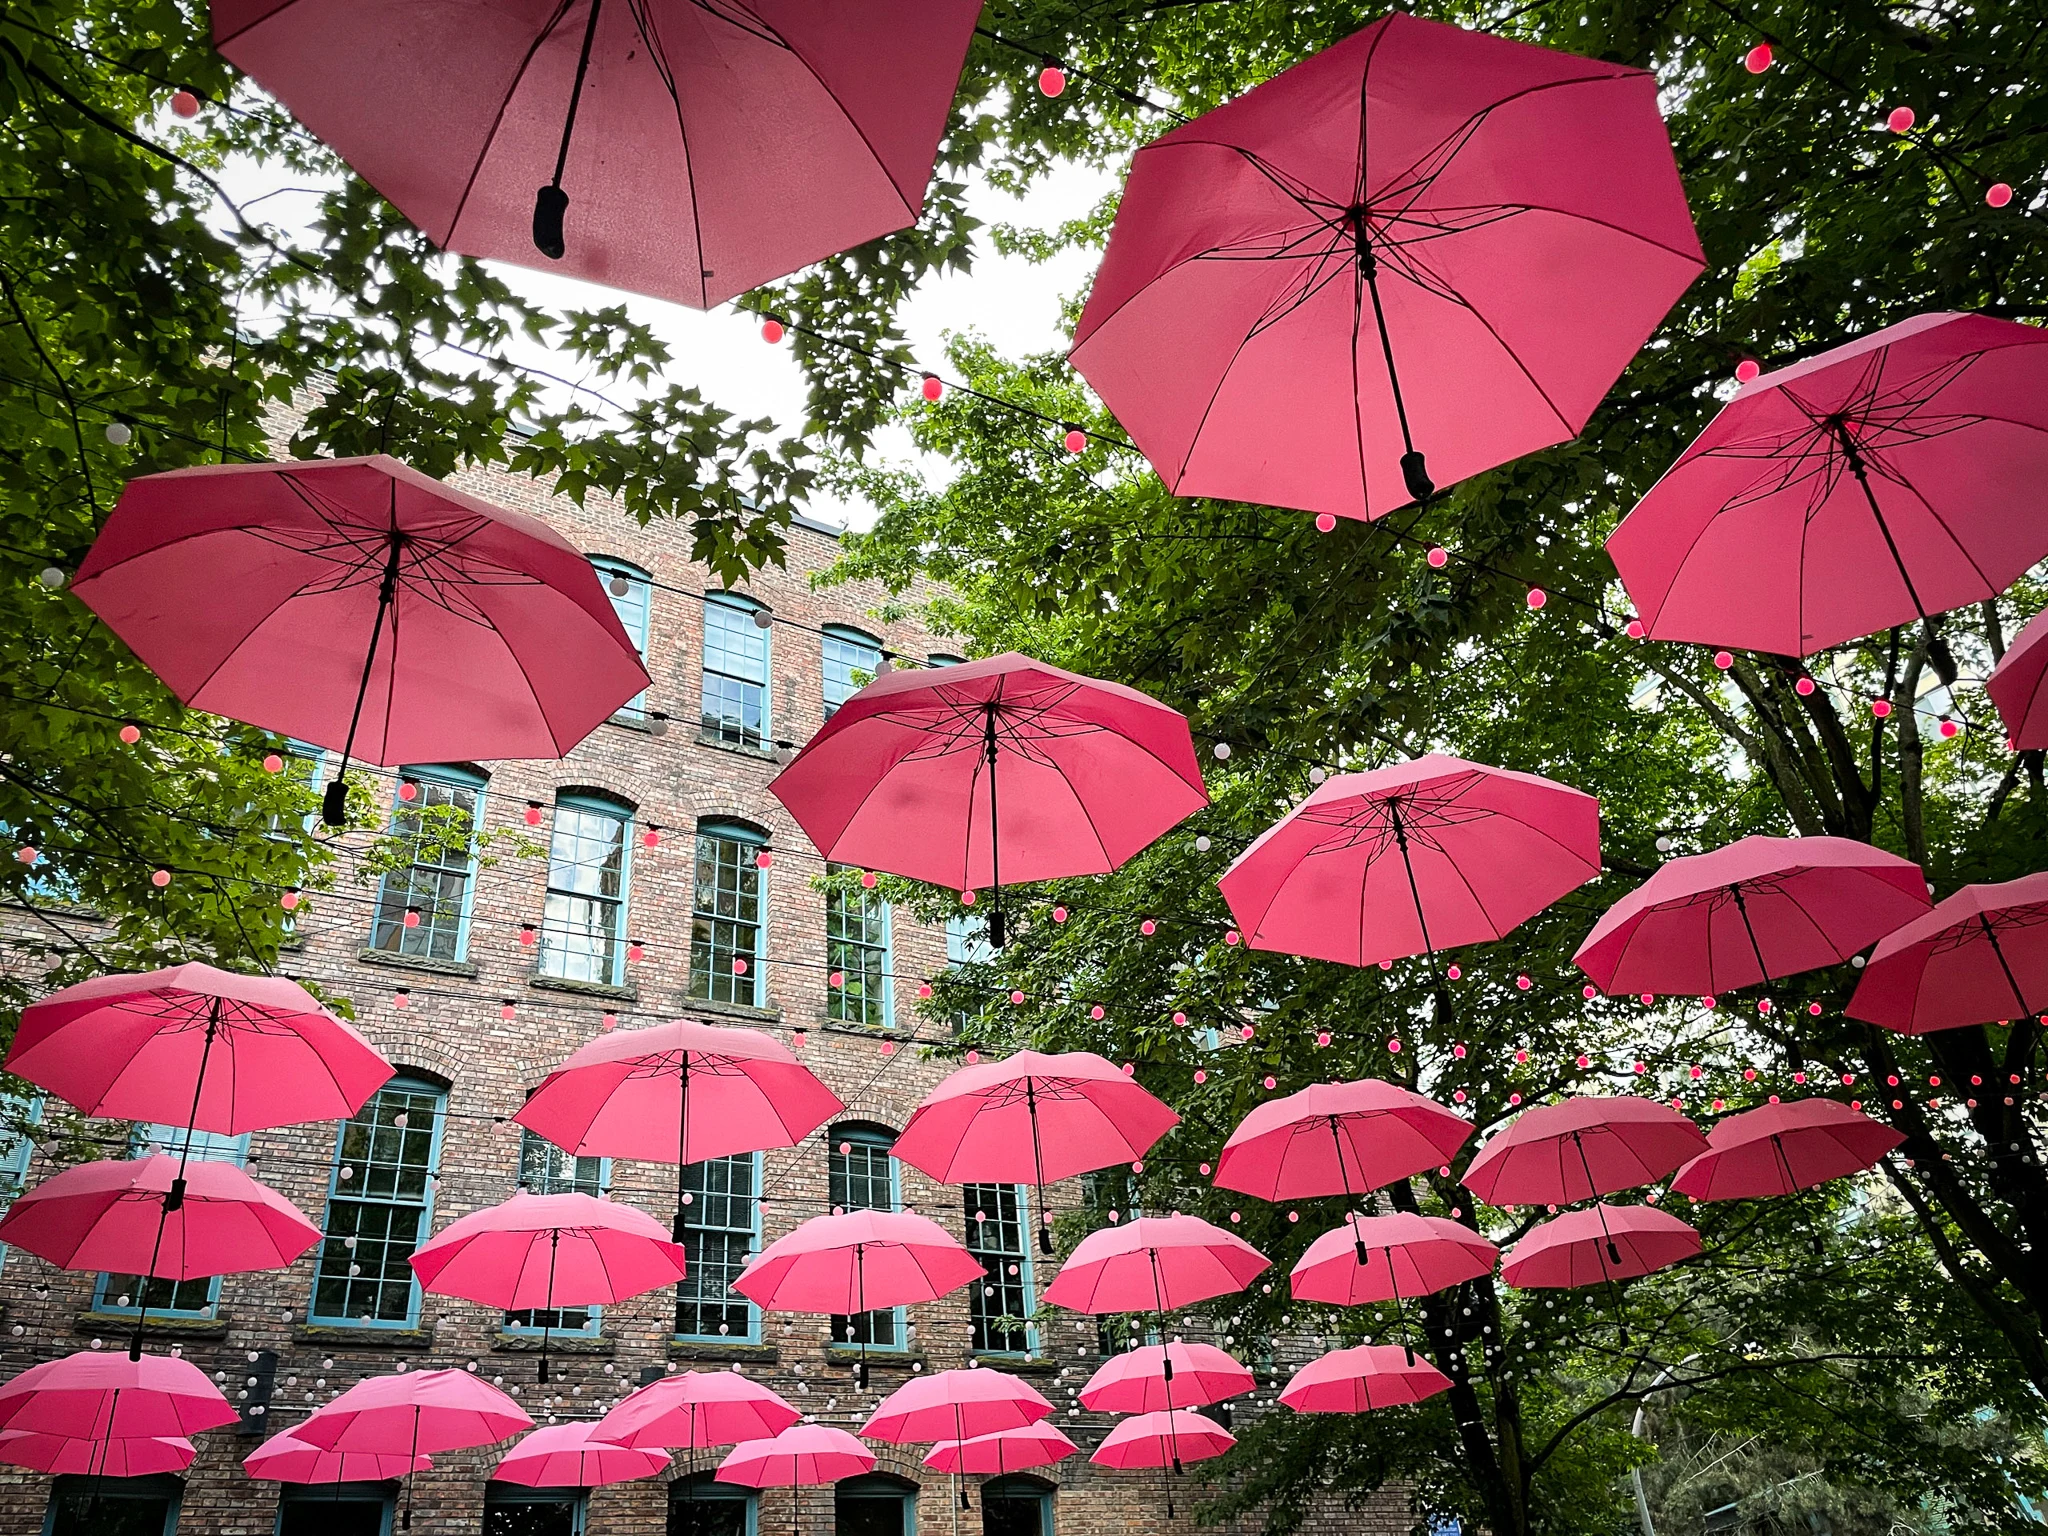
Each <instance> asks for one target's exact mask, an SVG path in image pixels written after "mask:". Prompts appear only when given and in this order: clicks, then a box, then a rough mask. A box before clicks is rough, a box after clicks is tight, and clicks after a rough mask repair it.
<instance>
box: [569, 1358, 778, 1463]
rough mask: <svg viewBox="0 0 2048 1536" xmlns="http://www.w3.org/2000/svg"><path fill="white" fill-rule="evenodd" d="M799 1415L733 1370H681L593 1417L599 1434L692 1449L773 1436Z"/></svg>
mask: <svg viewBox="0 0 2048 1536" xmlns="http://www.w3.org/2000/svg"><path fill="white" fill-rule="evenodd" d="M802 1417H803V1415H802V1414H800V1413H798V1412H797V1411H796V1409H794V1408H792V1407H790V1405H789V1404H788V1403H787V1402H785V1401H783V1399H782V1398H781V1397H780V1396H778V1395H777V1394H776V1393H774V1392H771V1391H770V1390H769V1389H768V1388H766V1387H764V1386H762V1385H761V1384H760V1383H759V1382H756V1381H749V1380H748V1379H747V1378H746V1377H744V1376H742V1375H740V1374H739V1372H737V1371H682V1372H679V1373H678V1374H676V1375H674V1376H663V1377H662V1378H660V1379H659V1380H658V1381H651V1382H649V1383H648V1384H647V1385H646V1386H644V1387H641V1388H639V1389H637V1390H636V1391H633V1392H630V1393H628V1394H627V1395H626V1398H625V1400H624V1401H623V1402H621V1403H620V1404H619V1405H618V1407H616V1408H614V1409H613V1410H612V1411H611V1412H610V1413H608V1414H606V1415H605V1416H604V1417H603V1418H601V1419H599V1420H598V1421H597V1429H598V1434H599V1436H600V1437H601V1438H602V1439H605V1440H609V1441H611V1442H612V1444H614V1445H630V1446H633V1447H635V1448H636V1449H641V1448H646V1447H649V1446H664V1447H669V1446H673V1447H676V1448H678V1449H681V1450H686V1451H695V1450H701V1449H703V1448H704V1447H706V1446H713V1445H735V1444H737V1443H738V1442H740V1441H742V1440H772V1439H774V1438H775V1436H777V1435H779V1434H781V1433H782V1432H783V1431H784V1430H785V1429H787V1428H789V1426H790V1425H792V1424H794V1423H795V1422H796V1421H797V1420H798V1419H800V1418H802Z"/></svg>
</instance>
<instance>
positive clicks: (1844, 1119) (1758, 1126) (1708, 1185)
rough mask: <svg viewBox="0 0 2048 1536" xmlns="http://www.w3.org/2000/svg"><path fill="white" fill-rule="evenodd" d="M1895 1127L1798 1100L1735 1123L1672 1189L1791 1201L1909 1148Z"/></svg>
mask: <svg viewBox="0 0 2048 1536" xmlns="http://www.w3.org/2000/svg"><path fill="white" fill-rule="evenodd" d="M1905 1139H1906V1138H1905V1137H1904V1136H1903V1135H1901V1134H1900V1133H1899V1132H1897V1131H1895V1130H1893V1129H1892V1128H1891V1127H1890V1126H1888V1125H1885V1124H1883V1123H1881V1122H1879V1121H1876V1120H1873V1119H1871V1118H1870V1116H1868V1115H1866V1114H1864V1113H1862V1112H1861V1111H1860V1110H1854V1109H1851V1108H1850V1107H1849V1106H1848V1105H1846V1104H1838V1103H1836V1102H1835V1101H1834V1100H1833V1099H1817V1098H1816V1099H1793V1100H1791V1101H1790V1102H1789V1103H1780V1104H1762V1105H1759V1106H1758V1107H1757V1108H1755V1109H1749V1110H1744V1111H1743V1112H1742V1113H1741V1114H1739V1115H1730V1116H1729V1117H1728V1118H1727V1119H1726V1120H1723V1121H1722V1122H1721V1123H1720V1124H1719V1125H1717V1126H1715V1127H1714V1128H1713V1130H1711V1131H1709V1132H1708V1133H1707V1150H1706V1151H1704V1152H1702V1153H1701V1154H1700V1155H1699V1156H1698V1157H1696V1158H1694V1159H1693V1160H1692V1161H1691V1162H1689V1163H1687V1164H1686V1165H1685V1166H1684V1167H1683V1168H1681V1169H1679V1170H1678V1174H1677V1176H1676V1177H1675V1178H1673V1179H1672V1181H1671V1187H1672V1188H1673V1189H1675V1190H1677V1191H1678V1192H1679V1193H1680V1194H1681V1195H1691V1196H1692V1197H1693V1199H1695V1200H1753V1199H1761V1198H1765V1197H1768V1196H1771V1195H1790V1194H1794V1193H1797V1192H1798V1191H1799V1190H1802V1189H1811V1188H1813V1187H1814V1185H1816V1184H1825V1183H1827V1182H1828V1181H1829V1180H1830V1179H1840V1178H1845V1177H1847V1176H1848V1175H1849V1174H1852V1173H1859V1172H1861V1171H1862V1170H1863V1169H1865V1168H1869V1167H1872V1166H1874V1165H1875V1164H1876V1163H1877V1162H1878V1161H1879V1160H1880V1159H1882V1158H1883V1156H1884V1155H1885V1153H1887V1152H1889V1151H1891V1150H1892V1148H1894V1147H1896V1146H1898V1145H1899V1144H1900V1143H1902V1142H1903V1141H1905Z"/></svg>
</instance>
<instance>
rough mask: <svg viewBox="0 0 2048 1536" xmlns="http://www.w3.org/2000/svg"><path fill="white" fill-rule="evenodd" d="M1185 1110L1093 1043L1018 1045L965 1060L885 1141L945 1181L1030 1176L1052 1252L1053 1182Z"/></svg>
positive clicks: (1099, 1161)
mask: <svg viewBox="0 0 2048 1536" xmlns="http://www.w3.org/2000/svg"><path fill="white" fill-rule="evenodd" d="M1179 1124H1180V1116H1179V1115H1177V1114H1175V1113H1174V1112H1173V1111H1172V1110H1171V1109H1169V1108H1167V1106H1166V1105H1165V1104H1163V1103H1161V1102H1160V1101H1159V1100H1158V1099H1157V1098H1155V1097H1153V1095H1152V1094H1151V1093H1149V1092H1148V1091H1147V1090H1146V1089H1145V1088H1144V1086H1143V1085H1141V1084H1140V1083H1138V1082H1137V1081H1136V1080H1135V1079H1133V1078H1129V1077H1126V1076H1125V1075H1124V1073H1123V1069H1122V1068H1120V1067H1118V1066H1117V1065H1115V1064H1114V1063H1113V1062H1110V1061H1106V1060H1104V1059H1103V1058H1102V1057H1100V1056H1097V1055H1095V1054H1094V1053H1093V1052H1092V1051H1063V1052H1061V1053H1060V1054H1058V1055H1056V1056H1048V1055H1044V1054H1042V1053H1041V1052H1038V1051H1019V1052H1017V1054H1016V1055H1014V1056H1009V1057H1006V1058H1004V1059H1003V1060H1001V1061H984V1062H980V1063H978V1064H976V1065H974V1066H970V1067H962V1068H960V1069H959V1070H958V1071H956V1072H952V1073H950V1074H948V1075H947V1077H946V1080H945V1081H944V1082H942V1083H940V1084H939V1086H938V1087H936V1088H934V1089H933V1090H932V1091H931V1092H930V1093H928V1094H926V1095H925V1096H924V1100H923V1102H922V1103H920V1104H919V1105H918V1106H917V1108H916V1109H914V1110H912V1111H911V1112H910V1119H909V1121H908V1123H907V1124H905V1125H904V1127H903V1134H902V1135H900V1136H898V1137H897V1138H896V1143H895V1145H894V1146H893V1147H891V1148H890V1149H889V1150H890V1151H891V1153H892V1154H894V1156H895V1157H896V1158H898V1159H899V1160H900V1161H902V1162H906V1163H908V1164H910V1166H911V1167H913V1168H916V1169H919V1170H921V1171H923V1172H925V1173H928V1174H930V1175H931V1176H932V1177H933V1178H935V1179H938V1180H939V1181H941V1182H942V1183H946V1184H1032V1185H1035V1186H1037V1189H1038V1209H1039V1214H1040V1220H1039V1223H1038V1246H1039V1250H1040V1251H1041V1252H1043V1253H1051V1252H1052V1251H1053V1246H1052V1230H1051V1227H1052V1213H1051V1212H1050V1211H1049V1210H1047V1209H1046V1203H1045V1186H1046V1184H1047V1183H1048V1182H1049V1181H1057V1180H1059V1179H1070V1178H1072V1177H1074V1175H1076V1174H1080V1173H1093V1172H1094V1171H1095V1170H1096V1169H1098V1168H1108V1167H1111V1166H1113V1165H1114V1164H1117V1163H1127V1162H1130V1161H1132V1160H1133V1159H1136V1158H1141V1157H1143V1156H1144V1155H1145V1154H1146V1152H1148V1151H1150V1150H1151V1147H1152V1144H1153V1143H1154V1142H1155V1141H1157V1140H1158V1139H1159V1138H1160V1137H1161V1136H1164V1135H1165V1134H1166V1133H1167V1132H1168V1131H1170V1130H1172V1129H1173V1128H1174V1127H1175V1126H1176V1125H1179Z"/></svg>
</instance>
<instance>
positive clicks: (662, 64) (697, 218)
mask: <svg viewBox="0 0 2048 1536" xmlns="http://www.w3.org/2000/svg"><path fill="white" fill-rule="evenodd" d="M627 13H628V14H629V15H631V16H632V18H633V25H634V27H635V29H636V30H637V31H638V32H639V33H640V40H641V41H642V42H644V43H646V45H647V57H648V58H649V60H651V61H652V62H653V64H654V69H655V73H656V74H658V75H660V76H661V83H662V85H663V87H664V88H665V89H666V90H667V91H668V99H669V101H670V102H672V103H673V104H674V106H675V111H676V134H677V136H678V137H679V138H681V140H682V141H683V179H684V180H685V181H686V182H688V183H689V188H690V238H691V239H692V241H693V242H695V245H696V250H697V297H698V299H700V300H703V301H706V303H705V307H706V308H709V307H710V305H709V302H708V301H709V299H710V296H711V290H710V288H709V287H707V286H706V285H705V282H704V215H703V213H702V211H701V210H700V209H699V207H698V203H697V162H696V157H695V156H694V155H692V154H691V153H690V129H689V125H688V124H686V123H685V122H684V121H683V98H682V95H681V94H680V93H679V92H678V91H677V90H676V80H675V71H674V70H673V69H671V68H670V67H669V62H668V55H667V53H666V51H665V50H664V49H663V48H662V46H661V44H660V41H659V40H658V39H657V38H655V37H652V36H650V35H649V34H648V30H647V21H646V15H645V8H644V7H643V6H642V5H641V4H640V3H639V0H629V4H628V5H627ZM743 30H744V29H743Z"/></svg>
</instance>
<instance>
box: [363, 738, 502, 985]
mask: <svg viewBox="0 0 2048 1536" xmlns="http://www.w3.org/2000/svg"><path fill="white" fill-rule="evenodd" d="M399 783H400V787H401V790H402V788H403V786H404V785H405V784H408V783H410V784H414V785H417V786H418V788H417V791H416V793H415V797H414V798H413V800H411V801H410V802H408V801H406V800H405V799H404V798H402V795H401V794H400V793H399V792H397V791H394V793H393V796H392V801H391V805H392V811H391V834H392V836H394V837H396V838H399V839H401V840H402V841H405V842H407V843H409V844H410V853H411V857H410V858H409V859H407V860H406V861H405V862H403V863H401V864H399V865H398V866H397V867H396V868H394V869H392V870H389V871H388V872H387V873H386V874H385V876H384V879H383V881H382V882H381V883H380V884H379V885H378V887H377V915H376V917H375V918H374V919H373V921H372V924H371V928H370V947H371V948H372V949H381V950H385V951H387V952H389V953H391V954H394V955H411V956H415V957H423V958H426V959H431V960H460V959H462V958H463V956H464V955H465V954H466V953H467V952H468V950H469V911H470V904H471V902H472V901H473V900H474V898H475V894H476V829H477V827H478V826H479V825H481V824H482V821H483V809H484V778H483V775H481V774H479V773H472V772H471V771H470V770H468V769H466V768H450V767H445V766H442V767H434V768H406V769H403V770H401V773H400V780H399ZM435 805H452V806H454V807H456V808H457V809H458V810H459V811H461V812H463V813H465V814H466V815H467V817H468V820H469V827H470V837H469V841H468V842H467V843H466V844H464V845H463V846H462V847H461V848H459V849H458V848H454V847H450V846H448V845H447V844H446V843H444V842H442V841H440V840H438V839H437V840H435V841H433V842H431V843H429V842H424V841H422V839H421V837H420V832H421V830H422V828H421V824H420V817H419V814H418V813H419V811H420V810H422V809H425V808H426V807H428V806H435ZM408 914H413V915H416V916H417V918H418V921H417V922H416V923H414V924H412V925H411V926H408V925H407V923H406V917H407V915H408Z"/></svg>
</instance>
